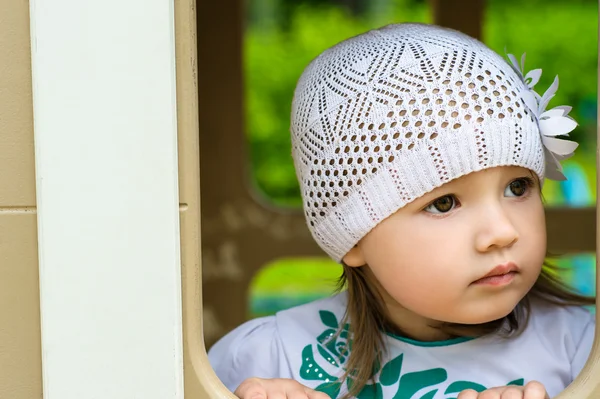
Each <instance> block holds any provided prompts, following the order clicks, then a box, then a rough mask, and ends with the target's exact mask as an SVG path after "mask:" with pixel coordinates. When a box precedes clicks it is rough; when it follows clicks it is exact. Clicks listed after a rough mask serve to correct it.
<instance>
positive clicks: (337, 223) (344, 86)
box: [291, 24, 544, 261]
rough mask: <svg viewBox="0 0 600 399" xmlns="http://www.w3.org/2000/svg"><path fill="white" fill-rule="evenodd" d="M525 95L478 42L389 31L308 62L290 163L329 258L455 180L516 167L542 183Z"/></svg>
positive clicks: (410, 29) (295, 107) (434, 32)
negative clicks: (426, 194) (523, 168)
mask: <svg viewBox="0 0 600 399" xmlns="http://www.w3.org/2000/svg"><path fill="white" fill-rule="evenodd" d="M526 90H528V88H527V87H526V86H525V84H524V82H523V80H522V79H521V78H520V77H519V76H518V75H517V73H516V72H515V71H514V69H513V68H511V67H510V65H509V64H508V63H507V62H506V61H505V60H504V59H503V58H502V57H500V56H499V55H498V54H496V53H495V52H493V51H492V50H490V49H489V48H487V47H486V46H485V45H483V44H482V43H481V42H479V41H477V40H475V39H473V38H471V37H469V36H467V35H465V34H462V33H460V32H457V31H454V30H450V29H447V28H441V27H438V26H434V25H423V24H396V25H388V26H386V27H383V28H381V29H378V30H373V31H370V32H367V33H364V34H362V35H359V36H356V37H353V38H350V39H348V40H345V41H343V42H341V43H339V44H337V45H335V46H334V47H332V48H330V49H328V50H326V51H325V52H323V53H322V54H321V55H320V56H318V57H317V58H316V59H315V60H313V61H312V62H311V63H310V64H309V65H308V67H307V68H306V69H305V71H304V72H303V74H302V76H301V77H300V79H299V81H298V84H297V87H296V91H295V93H294V100H293V103H292V123H291V138H292V156H293V159H294V165H295V168H296V174H297V177H298V181H299V183H300V187H301V193H302V199H303V207H304V212H305V216H306V220H307V224H308V227H309V229H310V231H311V233H312V235H313V237H314V239H315V240H316V241H317V243H318V244H319V245H320V246H321V248H322V249H323V250H324V251H325V252H326V253H327V254H328V255H329V256H330V257H332V258H333V259H334V260H336V261H340V260H341V259H342V258H343V256H344V255H345V254H346V253H347V252H348V251H349V250H350V249H351V248H352V247H353V246H354V245H356V243H357V242H358V241H360V239H361V238H362V237H364V236H365V235H366V234H367V233H368V232H369V231H370V230H371V229H373V228H374V227H375V226H376V225H377V224H378V223H380V222H381V221H382V220H384V219H386V218H387V217H389V216H391V215H392V214H393V213H395V212H396V211H397V210H398V209H400V208H402V207H403V206H405V205H406V204H408V203H410V202H412V201H414V200H415V199H417V198H419V197H421V196H422V195H424V194H425V193H427V192H429V191H431V190H433V189H435V188H436V187H439V186H441V185H443V184H444V183H447V182H449V181H451V180H453V179H456V178H458V177H461V176H464V175H467V174H469V173H472V172H475V171H479V170H483V169H486V168H492V167H496V166H508V165H514V166H522V167H525V168H528V169H530V170H532V171H534V172H535V173H536V174H537V175H538V176H539V177H540V180H543V178H544V149H543V146H542V143H541V138H540V132H539V128H538V124H537V121H536V118H535V115H534V114H533V113H532V112H531V111H530V110H529V109H528V108H527V107H526V105H525V103H524V101H523V99H522V93H523V92H524V91H526Z"/></svg>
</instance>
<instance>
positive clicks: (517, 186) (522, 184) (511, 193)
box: [504, 177, 533, 197]
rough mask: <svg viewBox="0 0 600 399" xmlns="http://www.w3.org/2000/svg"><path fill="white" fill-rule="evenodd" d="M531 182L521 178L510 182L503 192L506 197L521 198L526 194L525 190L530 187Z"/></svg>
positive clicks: (528, 179)
mask: <svg viewBox="0 0 600 399" xmlns="http://www.w3.org/2000/svg"><path fill="white" fill-rule="evenodd" d="M532 184H533V182H532V180H531V179H530V178H527V177H521V178H518V179H516V180H513V181H512V182H510V184H509V185H508V186H506V190H504V195H505V196H506V197H522V196H523V195H525V194H527V190H529V188H530V187H531V186H532Z"/></svg>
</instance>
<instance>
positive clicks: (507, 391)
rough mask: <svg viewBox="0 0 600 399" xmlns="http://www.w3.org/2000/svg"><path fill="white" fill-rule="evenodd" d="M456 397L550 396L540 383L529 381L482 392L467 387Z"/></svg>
mask: <svg viewBox="0 0 600 399" xmlns="http://www.w3.org/2000/svg"><path fill="white" fill-rule="evenodd" d="M456 399H550V397H549V396H548V393H547V392H546V388H544V386H543V385H542V384H540V383H539V382H537V381H531V382H529V383H527V385H525V386H524V387H520V386H514V385H510V386H505V387H496V388H490V389H486V390H485V391H483V392H476V391H474V390H472V389H467V390H466V391H462V392H461V393H460V394H459V395H458V398H456Z"/></svg>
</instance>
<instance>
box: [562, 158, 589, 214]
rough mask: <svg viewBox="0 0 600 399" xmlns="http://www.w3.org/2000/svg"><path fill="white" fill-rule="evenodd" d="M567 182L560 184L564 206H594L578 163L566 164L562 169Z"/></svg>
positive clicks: (585, 178)
mask: <svg viewBox="0 0 600 399" xmlns="http://www.w3.org/2000/svg"><path fill="white" fill-rule="evenodd" d="M563 173H564V175H565V176H566V177H567V180H564V181H561V182H560V188H561V191H562V194H563V197H564V199H565V205H567V206H570V207H574V208H581V207H585V206H592V205H594V197H593V195H592V192H591V190H590V187H589V184H588V179H587V176H586V174H585V171H584V169H583V168H582V167H581V165H579V164H578V163H574V162H571V163H568V164H565V165H564V167H563Z"/></svg>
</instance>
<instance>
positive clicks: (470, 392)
mask: <svg viewBox="0 0 600 399" xmlns="http://www.w3.org/2000/svg"><path fill="white" fill-rule="evenodd" d="M477 395H479V393H478V392H477V391H475V390H474V389H466V390H464V391H461V392H460V393H459V394H458V396H457V398H456V399H477Z"/></svg>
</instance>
